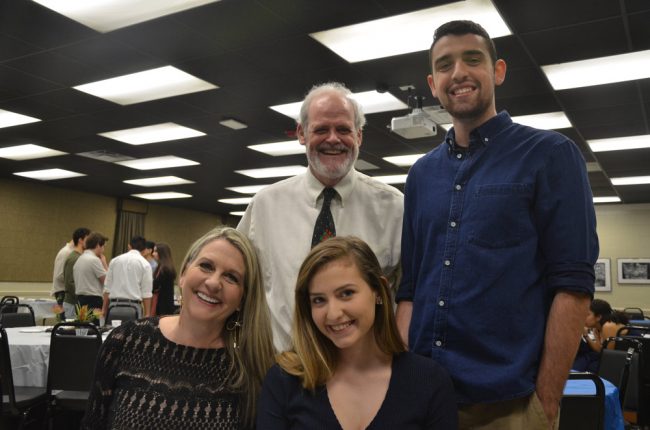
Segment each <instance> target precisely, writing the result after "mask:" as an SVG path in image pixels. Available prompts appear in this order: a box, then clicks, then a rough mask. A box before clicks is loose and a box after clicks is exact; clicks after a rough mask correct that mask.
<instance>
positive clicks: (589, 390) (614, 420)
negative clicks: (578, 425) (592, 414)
mask: <svg viewBox="0 0 650 430" xmlns="http://www.w3.org/2000/svg"><path fill="white" fill-rule="evenodd" d="M601 379H602V378H601ZM602 381H603V384H604V385H605V425H604V426H603V428H604V429H607V430H624V428H625V425H624V422H623V411H622V410H621V403H620V401H619V398H618V388H616V386H615V385H614V384H612V383H611V382H609V381H608V380H606V379H602ZM564 394H569V395H576V394H584V395H590V394H591V395H593V394H596V387H595V385H594V383H593V382H592V381H589V380H583V379H569V380H568V381H567V382H566V385H565V386H564ZM585 412H589V411H585Z"/></svg>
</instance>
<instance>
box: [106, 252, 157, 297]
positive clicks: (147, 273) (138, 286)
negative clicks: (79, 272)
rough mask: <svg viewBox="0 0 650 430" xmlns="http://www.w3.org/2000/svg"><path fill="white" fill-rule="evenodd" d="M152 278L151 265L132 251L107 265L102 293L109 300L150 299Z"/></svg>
mask: <svg viewBox="0 0 650 430" xmlns="http://www.w3.org/2000/svg"><path fill="white" fill-rule="evenodd" d="M152 287H153V276H152V274H151V265H149V262H148V261H147V260H146V259H145V258H144V257H143V256H142V255H141V254H140V251H138V250H135V249H132V250H130V251H129V252H125V253H124V254H122V255H119V256H117V257H115V258H113V259H112V260H111V262H110V264H109V265H108V273H107V274H106V282H105V283H104V291H106V292H108V295H109V299H129V300H142V299H148V298H149V297H151V295H152V294H151V289H152Z"/></svg>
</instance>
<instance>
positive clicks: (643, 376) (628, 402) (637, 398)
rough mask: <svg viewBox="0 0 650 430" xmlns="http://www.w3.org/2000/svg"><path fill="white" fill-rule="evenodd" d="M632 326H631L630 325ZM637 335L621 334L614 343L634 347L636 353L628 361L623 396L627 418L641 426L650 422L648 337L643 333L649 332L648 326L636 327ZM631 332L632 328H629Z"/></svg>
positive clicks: (649, 349)
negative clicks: (628, 373)
mask: <svg viewBox="0 0 650 430" xmlns="http://www.w3.org/2000/svg"><path fill="white" fill-rule="evenodd" d="M630 327H631V328H633V326H630ZM637 329H638V332H637V334H638V335H635V336H630V335H628V336H623V337H622V338H621V339H622V340H621V341H618V342H617V343H616V347H617V348H623V349H625V348H630V347H631V348H634V349H635V351H636V353H635V354H634V355H633V357H632V361H631V363H630V375H629V378H628V379H629V383H628V386H627V390H626V392H625V398H624V403H623V405H624V408H625V411H626V415H627V416H628V417H629V418H628V419H629V420H630V421H632V422H633V423H635V424H637V425H641V426H647V425H649V424H650V359H648V357H649V355H648V354H650V353H649V351H650V338H648V337H643V333H648V332H650V328H648V327H638V328H637ZM630 332H632V330H630Z"/></svg>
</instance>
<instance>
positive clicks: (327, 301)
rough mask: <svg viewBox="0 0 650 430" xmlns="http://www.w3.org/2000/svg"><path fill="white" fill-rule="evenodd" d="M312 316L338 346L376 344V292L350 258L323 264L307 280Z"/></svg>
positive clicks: (365, 347) (373, 345)
mask: <svg viewBox="0 0 650 430" xmlns="http://www.w3.org/2000/svg"><path fill="white" fill-rule="evenodd" d="M309 299H310V303H311V316H312V319H313V321H314V323H315V324H316V327H317V328H318V330H319V331H320V332H321V333H322V334H323V335H325V336H326V337H327V338H329V339H330V340H331V341H332V342H333V343H334V345H336V347H337V348H339V349H350V348H364V349H367V350H368V351H371V350H373V349H374V348H375V347H376V341H375V335H374V332H373V326H374V324H375V307H376V304H377V294H376V293H375V292H374V291H373V290H372V288H371V287H370V286H369V285H368V283H367V282H366V281H365V280H364V279H363V277H362V276H361V273H359V269H358V268H357V266H356V264H354V263H352V261H351V260H350V259H349V258H342V259H338V260H334V261H332V262H330V263H328V264H326V265H325V266H323V267H322V268H321V269H320V270H319V271H318V272H317V273H316V274H315V275H314V277H313V278H312V280H311V282H310V284H309Z"/></svg>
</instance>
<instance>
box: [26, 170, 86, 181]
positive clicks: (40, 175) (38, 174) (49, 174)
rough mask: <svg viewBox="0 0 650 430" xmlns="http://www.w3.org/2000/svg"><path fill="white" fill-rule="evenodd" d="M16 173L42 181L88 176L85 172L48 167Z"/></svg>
mask: <svg viewBox="0 0 650 430" xmlns="http://www.w3.org/2000/svg"><path fill="white" fill-rule="evenodd" d="M14 175H18V176H22V177H25V178H32V179H38V180H40V181H52V180H55V179H66V178H75V177H77V176H86V175H84V174H83V173H77V172H72V171H70V170H64V169H46V170H32V171H30V172H16V173H14Z"/></svg>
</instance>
